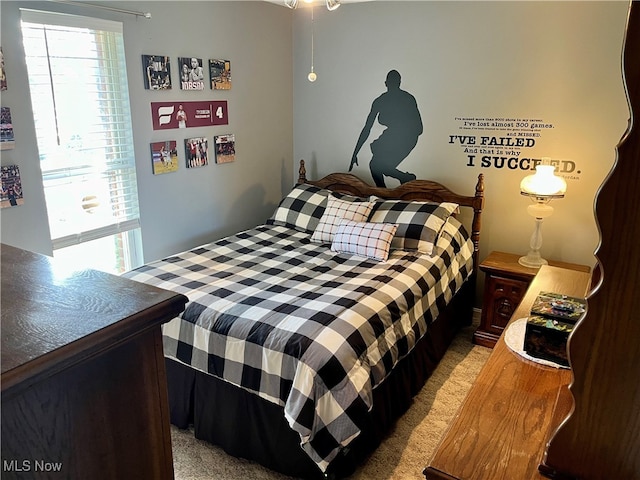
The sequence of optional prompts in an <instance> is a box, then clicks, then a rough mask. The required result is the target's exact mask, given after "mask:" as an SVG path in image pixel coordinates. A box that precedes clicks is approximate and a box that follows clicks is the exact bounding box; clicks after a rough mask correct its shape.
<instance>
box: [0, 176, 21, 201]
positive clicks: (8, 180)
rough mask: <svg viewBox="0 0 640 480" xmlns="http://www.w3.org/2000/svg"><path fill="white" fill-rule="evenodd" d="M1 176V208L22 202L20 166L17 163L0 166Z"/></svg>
mask: <svg viewBox="0 0 640 480" xmlns="http://www.w3.org/2000/svg"><path fill="white" fill-rule="evenodd" d="M0 176H2V192H0V206H1V207H2V208H7V207H15V206H17V205H22V204H23V203H24V198H23V197H22V182H21V181H20V168H18V166H17V165H6V166H3V167H0Z"/></svg>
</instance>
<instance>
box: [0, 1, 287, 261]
mask: <svg viewBox="0 0 640 480" xmlns="http://www.w3.org/2000/svg"><path fill="white" fill-rule="evenodd" d="M102 3H104V4H105V5H108V6H109V7H121V8H125V9H129V10H139V11H145V12H146V11H149V12H151V14H152V18H151V19H144V18H137V17H134V16H130V15H123V14H118V13H112V12H110V11H105V10H99V9H94V8H89V7H77V6H75V7H71V6H68V5H62V4H56V3H52V2H7V1H4V0H3V1H2V2H1V7H0V8H1V14H2V15H1V16H2V19H1V22H2V24H1V26H2V32H1V34H2V39H1V45H2V47H3V51H4V56H5V62H6V70H7V81H8V89H7V90H6V91H5V92H2V106H7V107H10V108H11V113H12V120H13V123H14V133H15V138H16V148H15V149H14V150H5V151H2V164H3V165H9V164H18V165H19V166H20V171H21V176H22V182H23V191H24V196H25V203H24V205H22V206H19V207H14V208H10V209H3V210H2V212H1V216H2V231H1V234H2V242H4V243H8V244H11V245H15V246H18V247H22V248H26V249H28V250H32V251H36V252H39V253H44V254H51V245H50V241H49V230H48V226H47V216H46V208H45V204H44V193H43V190H42V180H41V177H40V169H39V162H38V150H37V145H36V142H35V131H34V125H33V120H32V112H31V104H30V99H29V90H28V83H27V71H26V65H25V62H24V52H23V49H22V42H21V35H20V31H19V24H18V22H19V10H18V9H19V8H20V7H26V8H34V9H47V10H53V11H64V12H70V13H75V14H79V15H87V16H96V17H101V18H108V19H113V20H119V21H122V22H123V23H124V37H125V50H126V57H127V70H128V77H129V94H130V99H131V109H132V116H133V126H134V141H135V155H136V164H137V174H138V189H139V198H140V208H141V223H142V235H143V244H144V253H145V261H150V260H154V259H157V258H160V257H163V256H166V255H170V254H172V253H175V252H177V251H180V250H184V249H187V248H191V247H194V246H196V245H199V244H202V243H204V242H208V241H211V240H213V239H216V238H220V237H222V236H225V235H228V234H231V233H234V232H236V231H238V230H241V229H244V228H248V227H250V226H253V225H256V224H258V223H261V222H263V221H264V220H265V219H266V218H267V217H268V216H269V215H270V214H271V213H272V212H273V210H274V208H275V206H276V205H277V203H278V201H279V200H280V199H281V198H282V196H283V195H284V193H286V192H287V191H288V190H289V189H290V188H291V186H292V185H293V182H294V171H293V167H292V165H293V161H292V157H291V153H292V142H293V140H292V135H293V134H292V109H293V107H292V94H291V91H292V43H291V41H292V34H291V28H292V27H291V24H292V22H291V16H292V13H291V11H290V10H288V9H286V8H282V7H280V6H277V5H273V4H269V3H266V2H135V1H129V2H102ZM142 54H166V55H169V56H170V59H171V64H172V83H173V89H172V90H170V91H163V92H159V91H151V90H145V89H144V86H143V77H142V63H141V55H142ZM180 56H196V57H199V58H203V60H204V61H205V62H206V61H207V59H208V58H225V59H229V60H230V61H231V73H232V82H233V83H232V89H231V90H230V91H212V90H210V89H207V90H205V91H204V92H185V91H182V90H180V88H179V84H178V72H177V68H176V67H177V58H178V57H180ZM163 100H168V101H180V100H182V101H195V100H227V101H228V110H229V125H228V126H218V127H210V128H209V127H206V128H205V127H199V128H189V129H187V130H180V131H178V130H177V129H176V130H160V131H153V129H152V124H151V108H150V103H151V102H154V101H163ZM226 133H233V134H235V136H236V151H237V153H236V160H235V162H233V163H229V164H223V165H216V164H215V163H214V162H210V164H209V165H208V166H206V167H202V168H197V169H186V168H185V163H184V161H185V160H184V151H183V150H184V147H183V139H184V138H188V137H194V136H206V137H208V139H209V142H210V145H211V143H212V141H213V135H218V134H226ZM163 140H177V142H178V154H179V159H180V168H179V170H178V171H177V172H174V173H168V174H163V175H155V176H154V175H153V173H152V169H151V159H150V147H149V144H150V143H151V142H156V141H163ZM295 174H296V176H295V178H297V170H296V172H295Z"/></svg>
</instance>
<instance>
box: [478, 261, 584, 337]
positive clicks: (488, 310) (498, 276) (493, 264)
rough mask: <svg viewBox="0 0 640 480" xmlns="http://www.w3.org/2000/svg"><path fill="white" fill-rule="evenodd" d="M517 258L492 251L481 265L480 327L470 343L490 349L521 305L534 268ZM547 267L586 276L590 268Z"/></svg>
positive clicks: (558, 264)
mask: <svg viewBox="0 0 640 480" xmlns="http://www.w3.org/2000/svg"><path fill="white" fill-rule="evenodd" d="M519 258H520V255H514V254H511V253H505V252H491V253H490V254H489V256H488V257H487V258H485V259H484V260H483V261H482V263H481V264H480V266H479V267H480V271H482V272H484V274H485V277H484V297H483V300H482V316H481V318H480V326H479V327H478V329H477V330H476V331H475V332H474V334H473V343H476V344H478V345H482V346H484V347H489V348H493V346H494V345H495V344H496V341H497V340H498V338H499V337H500V335H501V334H502V332H503V331H504V328H505V327H506V326H507V323H508V322H509V320H510V319H511V316H512V315H513V312H514V310H515V309H516V307H517V306H518V305H519V304H520V301H521V300H522V298H523V297H524V294H525V292H526V291H527V288H529V284H531V282H532V280H533V277H535V275H536V274H537V273H538V270H539V269H537V268H529V267H524V266H522V265H520V264H519V263H518V259H519ZM549 265H551V266H555V267H561V268H566V269H569V270H575V271H578V272H586V273H589V272H590V271H591V268H590V267H588V266H586V265H576V264H574V263H565V262H557V261H553V260H549Z"/></svg>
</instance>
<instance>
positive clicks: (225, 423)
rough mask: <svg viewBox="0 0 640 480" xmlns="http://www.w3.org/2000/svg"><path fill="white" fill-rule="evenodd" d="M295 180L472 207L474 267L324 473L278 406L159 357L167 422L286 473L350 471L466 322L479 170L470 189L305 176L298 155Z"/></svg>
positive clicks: (472, 277)
mask: <svg viewBox="0 0 640 480" xmlns="http://www.w3.org/2000/svg"><path fill="white" fill-rule="evenodd" d="M298 182H299V183H308V184H312V185H316V186H319V187H321V188H326V189H329V190H332V191H338V192H341V193H350V194H353V195H357V196H369V195H376V196H378V197H380V198H385V199H404V200H422V201H435V202H444V201H448V202H455V203H457V204H459V205H460V207H461V209H465V208H467V209H468V208H471V209H472V210H473V217H472V220H471V232H470V235H471V238H472V239H473V244H474V254H473V258H474V265H473V271H472V274H471V275H470V277H469V278H468V279H467V281H466V282H465V283H464V285H463V286H462V288H461V289H460V291H458V293H457V294H456V295H455V296H454V297H453V299H452V300H451V302H449V304H448V305H446V306H445V305H440V306H439V307H440V314H439V315H438V317H437V318H436V319H434V320H433V322H431V324H430V325H429V328H428V330H427V334H426V335H425V336H424V337H422V338H421V339H420V340H419V341H418V342H417V344H416V346H415V348H414V349H413V350H412V351H411V353H410V354H409V355H408V356H407V357H405V358H403V359H402V360H401V361H400V362H399V363H398V365H397V366H396V367H395V368H394V370H393V372H392V373H391V374H390V375H389V376H388V377H387V378H386V379H385V380H384V382H383V383H382V384H381V385H379V386H378V387H376V388H375V389H374V391H373V408H372V411H371V412H369V415H368V418H367V419H366V425H362V426H361V427H362V431H361V434H360V435H359V436H358V437H357V438H356V439H355V440H354V441H353V442H351V444H349V446H348V448H346V449H345V450H344V451H343V452H342V453H341V454H340V455H339V456H338V457H337V458H336V459H334V460H333V461H332V463H331V465H330V466H329V469H328V470H327V472H326V475H323V474H322V472H321V471H320V470H319V469H318V467H317V465H316V464H315V463H314V462H313V461H312V460H311V459H310V458H309V457H308V456H307V454H306V453H304V451H303V450H302V448H300V438H299V437H298V434H297V433H296V432H294V431H293V430H292V429H291V428H289V425H288V423H287V421H286V419H285V417H284V413H283V408H282V407H280V406H278V405H276V404H273V403H270V402H268V401H266V400H264V399H262V398H260V397H258V396H257V395H254V394H252V393H250V392H247V391H245V390H243V389H240V388H238V387H236V386H234V385H231V384H229V383H228V382H225V381H223V380H220V379H218V378H216V377H213V376H211V375H207V374H205V373H202V372H200V371H197V370H194V369H192V368H190V367H187V366H185V365H183V364H181V363H178V362H176V361H173V360H171V359H165V360H166V365H167V383H168V389H169V405H170V413H171V423H173V424H174V425H176V426H177V427H179V428H187V427H189V426H190V425H193V428H194V434H195V436H196V438H199V439H201V440H205V441H208V442H210V443H213V444H216V445H219V446H220V447H222V448H223V449H224V450H225V451H226V452H227V453H229V454H230V455H233V456H236V457H242V458H247V459H249V460H253V461H255V462H257V463H260V464H262V465H264V466H266V467H267V468H270V469H272V470H275V471H278V472H281V473H283V474H286V475H290V476H294V477H298V478H318V479H320V478H342V477H344V476H347V475H349V474H351V473H352V472H353V471H354V470H355V469H356V468H357V466H358V465H359V464H361V463H362V462H363V460H364V458H366V456H367V455H369V454H370V453H371V452H372V451H373V450H375V448H376V447H377V446H378V445H379V444H380V442H382V440H384V437H385V436H386V434H387V433H388V431H389V430H390V428H391V427H392V426H393V424H394V422H395V421H396V420H397V419H398V418H399V417H400V416H401V415H402V414H403V413H404V412H405V411H406V410H407V409H408V408H409V407H410V406H411V402H412V399H413V397H414V396H415V395H416V394H417V393H418V392H419V391H420V389H421V388H422V386H423V385H424V383H425V382H426V380H427V379H428V378H429V376H430V375H431V373H432V372H433V370H434V369H435V368H436V366H437V364H438V362H439V361H440V359H441V358H442V356H443V355H444V354H445V352H446V350H447V348H448V347H449V344H450V343H451V340H452V339H453V337H454V336H455V335H456V333H457V332H458V330H459V329H460V327H462V326H464V325H469V324H470V322H471V317H472V314H473V306H474V299H475V281H476V276H477V269H478V244H479V240H480V225H481V213H482V207H483V203H484V183H483V176H482V174H480V175H479V176H478V183H477V185H476V188H475V194H474V195H473V196H464V195H458V194H456V193H454V192H452V191H451V190H449V189H448V188H446V187H444V186H443V185H441V184H439V183H437V182H432V181H427V180H413V181H410V182H408V183H405V184H403V185H401V186H399V187H397V188H393V189H387V188H380V187H372V186H370V185H368V184H366V183H365V182H363V181H362V180H360V179H359V178H358V177H356V176H354V175H351V174H345V173H333V174H330V175H327V176H326V177H324V178H322V179H320V180H317V181H309V180H307V178H306V171H305V164H304V161H301V162H300V174H299V179H298ZM463 223H464V222H463Z"/></svg>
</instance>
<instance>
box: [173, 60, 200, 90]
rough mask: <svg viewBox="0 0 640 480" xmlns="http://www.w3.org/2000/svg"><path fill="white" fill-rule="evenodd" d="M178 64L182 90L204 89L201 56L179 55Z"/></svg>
mask: <svg viewBox="0 0 640 480" xmlns="http://www.w3.org/2000/svg"><path fill="white" fill-rule="evenodd" d="M178 66H179V68H180V88H181V89H182V90H204V68H203V66H202V59H201V58H195V57H179V58H178Z"/></svg>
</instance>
